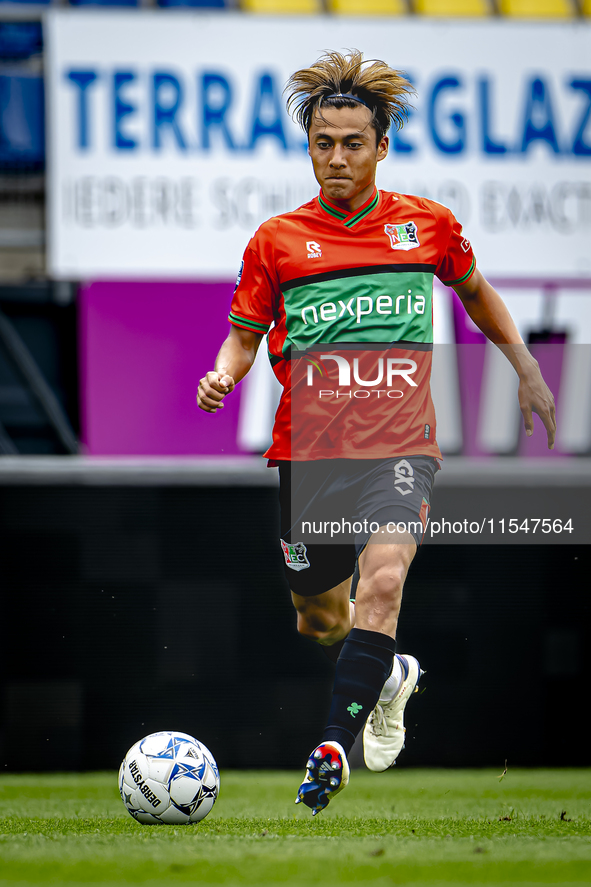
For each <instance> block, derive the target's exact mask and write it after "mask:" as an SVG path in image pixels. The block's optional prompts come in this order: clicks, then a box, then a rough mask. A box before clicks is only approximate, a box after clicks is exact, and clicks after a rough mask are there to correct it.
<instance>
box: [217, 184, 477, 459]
mask: <svg viewBox="0 0 591 887" xmlns="http://www.w3.org/2000/svg"><path fill="white" fill-rule="evenodd" d="M474 269H475V259H474V255H473V252H472V248H471V246H470V243H469V241H468V240H466V238H465V237H464V236H463V235H462V228H461V225H460V224H459V223H458V222H457V221H456V219H455V218H454V216H453V214H452V213H451V211H450V210H449V209H447V208H446V207H444V206H442V205H441V204H439V203H435V202H434V201H431V200H426V199H424V198H420V197H414V196H411V195H406V194H394V193H390V192H387V191H377V190H376V191H375V192H374V194H373V196H372V197H371V198H370V199H369V200H368V201H367V202H366V203H365V204H364V205H363V206H362V207H361V208H360V209H358V210H356V211H355V212H353V213H349V214H347V213H344V212H343V211H342V210H341V209H339V208H338V207H337V206H334V205H333V204H332V203H331V202H330V201H329V200H327V199H326V198H325V197H324V195H323V194H322V192H321V193H320V195H319V197H317V198H315V199H314V200H312V201H310V202H309V203H306V204H305V205H304V206H302V207H300V208H299V209H297V210H295V211H294V212H291V213H286V214H285V215H281V216H277V217H275V218H273V219H270V220H269V221H267V222H265V223H264V224H263V225H261V227H260V228H259V230H258V231H257V232H256V234H255V235H254V237H253V238H252V240H251V241H250V243H249V245H248V247H247V249H246V252H245V253H244V261H243V265H242V269H241V273H240V276H239V279H238V284H237V287H236V291H235V293H234V298H233V300H232V308H231V312H230V317H229V319H230V321H231V323H232V324H234V325H235V326H238V327H242V328H244V329H248V330H252V331H254V332H258V333H261V334H265V333H267V332H269V336H268V348H269V357H270V360H271V363H272V365H273V369H274V372H275V375H276V376H277V378H278V380H279V382H280V383H281V385H282V386H283V394H282V397H281V401H280V403H279V407H278V410H277V414H276V417H275V425H274V429H273V443H272V445H271V447H270V448H269V450H268V451H267V453H266V455H267V456H269V457H270V458H272V459H278V460H282V459H287V460H289V459H295V460H304V459H334V458H345V459H374V458H387V457H394V456H404V455H420V454H424V455H432V456H435V457H439V456H440V455H441V454H440V452H439V448H438V446H437V443H436V440H435V413H434V409H433V403H432V400H431V394H430V388H429V382H430V375H431V353H432V347H433V305H432V298H433V278H434V277H435V276H437V277H438V278H439V279H440V280H441V281H442V282H443V283H445V284H447V285H454V284H460V283H464V282H465V281H467V280H468V279H469V278H470V277H471V275H472V274H473V272H474Z"/></svg>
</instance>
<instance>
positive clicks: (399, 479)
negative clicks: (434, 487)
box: [394, 459, 415, 496]
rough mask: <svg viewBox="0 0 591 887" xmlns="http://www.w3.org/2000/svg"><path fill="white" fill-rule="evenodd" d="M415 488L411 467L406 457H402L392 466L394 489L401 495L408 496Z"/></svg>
mask: <svg viewBox="0 0 591 887" xmlns="http://www.w3.org/2000/svg"><path fill="white" fill-rule="evenodd" d="M414 488H415V478H414V471H413V467H412V465H411V464H410V462H407V461H406V459H402V460H401V461H400V462H397V463H396V465H395V466H394V489H395V490H398V492H399V493H400V495H401V496H408V494H409V493H412V491H413V490H414Z"/></svg>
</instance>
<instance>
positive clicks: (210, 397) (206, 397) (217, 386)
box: [197, 370, 236, 413]
mask: <svg viewBox="0 0 591 887" xmlns="http://www.w3.org/2000/svg"><path fill="white" fill-rule="evenodd" d="M235 385H236V383H235V382H234V379H233V378H232V376H229V375H228V373H217V372H215V371H214V370H212V371H211V372H209V373H207V375H205V376H204V377H203V379H200V380H199V390H198V391H197V406H198V407H199V409H200V410H205V412H206V413H215V412H217V411H218V410H221V409H223V406H224V404H223V400H224V397H225V396H226V394H229V393H230V392H231V391H233V390H234V387H235Z"/></svg>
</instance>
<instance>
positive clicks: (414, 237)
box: [384, 222, 421, 250]
mask: <svg viewBox="0 0 591 887" xmlns="http://www.w3.org/2000/svg"><path fill="white" fill-rule="evenodd" d="M384 231H385V232H386V234H387V235H388V237H389V238H390V246H391V247H392V249H403V250H409V249H416V248H417V247H418V246H420V245H421V244H420V241H419V238H418V234H417V232H418V228H417V226H416V225H415V223H414V222H403V223H402V225H384Z"/></svg>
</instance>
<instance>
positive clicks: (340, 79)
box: [285, 49, 415, 142]
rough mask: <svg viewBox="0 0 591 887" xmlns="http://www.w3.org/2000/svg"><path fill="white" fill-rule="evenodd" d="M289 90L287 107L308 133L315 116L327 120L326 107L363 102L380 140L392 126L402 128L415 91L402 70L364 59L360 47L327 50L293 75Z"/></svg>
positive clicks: (353, 105)
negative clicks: (324, 111) (338, 50)
mask: <svg viewBox="0 0 591 887" xmlns="http://www.w3.org/2000/svg"><path fill="white" fill-rule="evenodd" d="M285 91H286V92H287V93H288V96H287V110H288V111H289V112H290V113H291V114H292V116H293V118H294V120H296V122H297V123H299V124H300V126H301V127H302V129H303V130H304V132H306V133H308V132H309V131H310V127H311V125H312V122H313V120H314V117H315V116H319V117H320V118H321V119H323V118H322V109H323V108H347V107H349V108H354V107H355V106H356V105H357V104H358V103H361V104H364V105H366V106H367V107H368V108H369V110H370V112H371V115H372V117H371V125H372V126H373V127H374V129H375V130H376V133H377V137H378V142H379V141H380V139H381V138H382V137H383V136H384V135H385V134H386V133H387V132H388V130H389V128H390V126H391V125H394V126H395V127H396V129H397V130H399V129H401V128H402V126H403V125H404V123H405V122H406V119H407V117H408V111H409V107H410V103H409V96H410V95H413V94H414V92H415V90H414V88H413V86H412V84H410V83H409V82H408V80H407V79H406V78H405V77H404V75H403V74H402V72H400V71H395V70H393V69H392V68H390V67H389V65H387V64H386V62H382V61H380V60H379V59H371V60H368V61H364V59H363V53H361V52H360V51H359V50H358V49H351V50H349V52H348V53H347V55H343V54H342V53H340V52H326V53H325V54H324V55H323V56H321V57H320V58H319V59H318V61H316V62H314V64H313V65H311V66H310V67H309V68H302V69H301V70H300V71H296V72H295V73H294V74H292V75H291V77H290V78H289V80H288V81H287V86H286V87H285ZM351 96H352V98H351ZM356 100H357V101H356Z"/></svg>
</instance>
